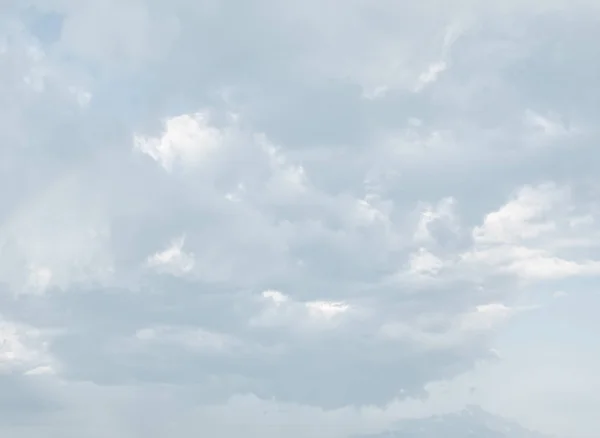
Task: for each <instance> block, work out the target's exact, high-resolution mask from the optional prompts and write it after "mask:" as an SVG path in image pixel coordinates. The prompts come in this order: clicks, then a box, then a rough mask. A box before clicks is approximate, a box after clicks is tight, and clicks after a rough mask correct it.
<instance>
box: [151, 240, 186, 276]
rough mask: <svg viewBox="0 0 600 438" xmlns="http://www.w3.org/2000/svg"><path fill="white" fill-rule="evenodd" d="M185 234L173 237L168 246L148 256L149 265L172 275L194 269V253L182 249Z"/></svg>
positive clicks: (182, 273)
mask: <svg viewBox="0 0 600 438" xmlns="http://www.w3.org/2000/svg"><path fill="white" fill-rule="evenodd" d="M184 244H185V236H181V237H179V238H177V239H174V240H173V241H172V242H171V243H170V245H169V247H168V248H167V249H165V250H163V251H160V252H157V253H156V254H154V255H152V256H150V257H148V260H147V264H148V266H149V267H151V268H154V269H156V270H158V271H159V272H162V271H164V272H169V273H171V274H173V275H184V274H187V273H188V272H190V271H191V270H192V269H194V263H195V262H194V255H193V254H187V253H186V252H185V251H183V246H184Z"/></svg>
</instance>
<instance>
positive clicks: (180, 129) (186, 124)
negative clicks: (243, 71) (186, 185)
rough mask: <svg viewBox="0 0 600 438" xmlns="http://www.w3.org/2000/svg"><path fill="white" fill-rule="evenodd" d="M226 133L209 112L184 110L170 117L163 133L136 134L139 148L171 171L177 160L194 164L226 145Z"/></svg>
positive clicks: (136, 143)
mask: <svg viewBox="0 0 600 438" xmlns="http://www.w3.org/2000/svg"><path fill="white" fill-rule="evenodd" d="M223 137H224V135H223V133H221V131H220V130H218V129H217V128H215V127H213V126H211V125H210V124H209V119H208V115H207V114H206V113H201V112H199V113H196V114H192V115H188V114H183V115H180V116H176V117H172V118H170V119H167V120H166V122H165V127H164V132H163V133H162V134H161V136H160V137H157V138H154V137H144V136H140V135H136V136H135V139H134V143H135V148H136V149H138V150H140V151H141V152H143V153H144V154H147V155H149V156H150V157H151V158H152V159H153V160H155V161H157V162H158V163H160V165H161V166H163V167H164V168H165V169H166V170H167V171H171V170H172V169H173V166H174V165H175V164H176V163H182V164H183V166H193V165H195V164H197V163H198V162H201V161H202V160H203V159H205V158H206V157H207V156H208V155H209V154H210V153H211V152H212V151H214V150H215V149H218V148H219V147H221V146H222V143H223V141H224V138H223Z"/></svg>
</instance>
